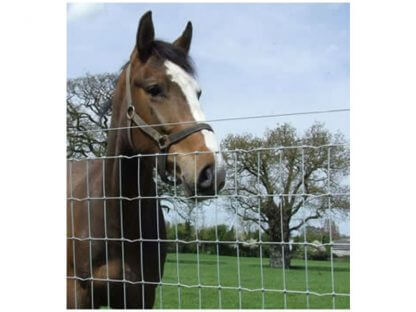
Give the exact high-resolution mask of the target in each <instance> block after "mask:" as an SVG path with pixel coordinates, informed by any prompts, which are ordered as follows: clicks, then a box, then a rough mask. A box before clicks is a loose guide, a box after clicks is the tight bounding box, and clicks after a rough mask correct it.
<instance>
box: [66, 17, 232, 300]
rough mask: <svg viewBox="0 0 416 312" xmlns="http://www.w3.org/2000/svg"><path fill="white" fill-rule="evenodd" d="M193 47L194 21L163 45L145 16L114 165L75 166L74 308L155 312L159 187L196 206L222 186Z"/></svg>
mask: <svg viewBox="0 0 416 312" xmlns="http://www.w3.org/2000/svg"><path fill="white" fill-rule="evenodd" d="M191 40H192V24H191V22H188V23H187V25H186V28H185V30H184V31H183V33H182V34H181V35H180V36H179V37H178V38H177V39H176V40H175V41H173V42H172V43H168V42H165V41H161V40H157V39H155V32H154V26H153V21H152V12H151V11H148V12H147V13H145V14H144V15H143V16H142V17H141V18H140V21H139V25H138V30H137V35H136V42H135V47H134V48H133V51H132V52H131V54H130V58H129V61H128V62H127V64H126V65H125V66H124V67H123V68H122V70H121V73H120V76H119V79H118V82H117V85H116V88H115V90H114V92H113V97H112V103H111V106H112V120H111V129H109V130H111V131H109V132H108V136H107V137H108V138H107V152H106V156H105V157H102V158H96V159H88V158H87V159H83V160H68V163H67V165H68V170H67V172H68V174H67V192H68V200H67V235H68V238H67V307H68V308H99V307H102V306H106V307H111V308H152V307H153V305H154V302H155V295H156V288H157V286H158V285H160V284H161V282H162V277H163V271H164V263H165V259H166V246H165V244H166V242H164V240H165V239H166V229H165V221H164V216H163V211H162V207H161V203H160V197H159V196H158V192H157V185H156V183H158V180H159V179H161V180H162V181H164V182H166V183H169V184H175V186H176V185H179V184H182V185H183V190H184V192H185V194H186V195H187V196H189V198H196V197H195V196H201V198H209V197H213V196H215V195H216V194H217V192H218V191H219V190H221V189H222V188H223V186H224V181H225V169H224V162H223V160H222V158H221V154H220V153H219V150H218V143H217V141H216V137H215V134H214V132H213V129H212V128H211V126H210V125H208V124H206V123H203V121H204V120H205V117H204V114H203V112H202V109H201V105H200V102H199V98H200V96H201V89H200V87H199V85H198V83H197V81H196V79H195V69H194V66H193V63H192V60H191V58H190V56H189V50H190V45H191ZM155 169H156V170H155Z"/></svg>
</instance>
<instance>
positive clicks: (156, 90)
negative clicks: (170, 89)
mask: <svg viewBox="0 0 416 312" xmlns="http://www.w3.org/2000/svg"><path fill="white" fill-rule="evenodd" d="M146 92H147V93H148V94H150V95H151V96H158V95H161V94H162V88H161V87H160V86H159V85H152V86H150V87H148V88H146Z"/></svg>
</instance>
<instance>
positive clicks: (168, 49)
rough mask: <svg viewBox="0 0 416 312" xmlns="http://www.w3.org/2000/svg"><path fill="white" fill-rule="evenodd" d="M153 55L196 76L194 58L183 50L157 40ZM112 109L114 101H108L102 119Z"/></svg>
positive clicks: (124, 66) (104, 105)
mask: <svg viewBox="0 0 416 312" xmlns="http://www.w3.org/2000/svg"><path fill="white" fill-rule="evenodd" d="M152 53H153V54H155V55H157V56H158V57H160V59H161V60H169V61H171V62H172V63H175V64H176V65H178V66H179V67H181V68H182V69H183V70H185V71H186V72H187V73H188V74H190V75H192V76H195V75H196V71H195V65H194V62H193V60H192V58H191V57H190V56H189V55H188V54H187V53H185V51H184V50H182V49H181V48H179V47H176V46H174V45H173V44H171V43H168V42H165V41H162V40H155V41H153V46H152ZM129 63H130V61H127V62H126V63H125V64H124V65H123V66H121V68H120V72H119V74H121V73H122V72H123V71H124V70H125V69H126V68H127V66H128V65H129ZM119 78H120V75H119V77H118V78H117V81H116V83H115V85H117V83H118V79H119ZM111 108H112V101H111V100H108V101H107V102H105V103H104V104H103V106H102V109H101V110H100V118H103V117H104V116H105V115H106V114H108V113H109V112H110V111H111Z"/></svg>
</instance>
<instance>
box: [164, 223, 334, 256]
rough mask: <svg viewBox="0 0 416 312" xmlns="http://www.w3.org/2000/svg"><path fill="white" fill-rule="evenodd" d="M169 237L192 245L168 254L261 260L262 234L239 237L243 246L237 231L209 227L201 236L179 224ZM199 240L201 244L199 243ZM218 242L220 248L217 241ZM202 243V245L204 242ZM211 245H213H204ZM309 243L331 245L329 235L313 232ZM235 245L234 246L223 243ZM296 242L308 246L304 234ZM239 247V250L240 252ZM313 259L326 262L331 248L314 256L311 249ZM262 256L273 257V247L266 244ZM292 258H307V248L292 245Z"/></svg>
mask: <svg viewBox="0 0 416 312" xmlns="http://www.w3.org/2000/svg"><path fill="white" fill-rule="evenodd" d="M166 229H167V236H168V239H169V240H175V239H178V240H182V241H185V242H189V241H192V243H184V242H179V243H178V244H176V243H174V242H173V243H169V244H168V246H167V248H168V252H170V253H175V252H176V251H178V252H179V253H196V252H197V248H199V253H201V254H217V252H218V254H219V255H220V256H237V252H238V254H239V256H241V257H260V244H258V241H259V231H258V230H256V231H244V233H241V232H240V233H238V240H239V243H238V244H237V236H236V229H235V228H234V227H229V226H227V225H226V224H219V225H217V226H209V227H203V228H199V229H198V233H197V234H198V235H196V229H195V227H194V226H193V225H192V224H191V222H185V223H179V224H177V225H175V224H170V223H167V227H166ZM197 237H198V241H200V242H198V243H197V242H195V241H196V238H197ZM217 238H218V242H219V243H218V244H216V240H217ZM261 240H262V242H268V241H270V240H269V237H268V235H267V234H266V233H262V234H261ZM201 241H202V242H201ZM203 241H209V242H203ZM306 241H307V242H310V243H312V242H314V241H318V242H320V243H328V242H329V233H323V234H322V233H317V232H316V231H310V232H309V233H307V234H306ZM222 242H232V243H222ZM293 242H304V235H303V234H300V235H298V236H295V237H294V238H293ZM237 245H238V248H237ZM308 249H309V254H308V258H309V259H312V260H313V259H314V258H316V259H315V260H325V259H328V258H329V256H330V253H329V247H328V248H326V251H325V252H320V253H318V254H317V253H314V252H313V250H312V248H311V247H308ZM261 250H262V256H263V257H269V256H270V248H269V245H267V244H264V245H262V247H261ZM291 257H292V258H304V246H303V245H296V244H295V245H291Z"/></svg>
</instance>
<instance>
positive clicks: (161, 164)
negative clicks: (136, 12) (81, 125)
mask: <svg viewBox="0 0 416 312" xmlns="http://www.w3.org/2000/svg"><path fill="white" fill-rule="evenodd" d="M130 64H131V63H129V65H128V66H127V69H126V96H127V127H128V128H129V129H128V130H127V139H128V141H129V144H130V147H131V148H132V149H133V150H137V149H136V147H135V145H134V142H133V140H132V136H131V131H132V129H131V126H132V124H133V123H134V124H135V125H136V126H139V127H140V128H139V129H140V130H141V131H143V132H144V133H146V134H147V135H148V136H149V137H150V138H151V139H152V140H153V141H155V142H156V143H157V145H158V147H159V149H160V153H162V154H161V155H160V156H158V158H157V161H158V173H159V175H160V178H161V179H162V181H163V182H166V183H168V184H171V185H173V184H174V183H173V182H172V181H171V180H169V179H168V177H167V175H166V164H167V155H166V153H168V151H169V147H170V146H171V145H172V144H175V143H177V142H179V141H182V140H183V139H185V138H187V137H188V136H190V135H191V134H193V133H195V132H199V131H201V130H208V131H212V132H214V130H212V128H211V126H210V125H209V124H206V123H197V124H196V125H194V126H192V127H189V128H185V129H182V130H180V131H178V132H174V133H171V134H169V135H167V134H161V133H159V131H157V130H156V129H154V128H153V127H151V126H150V125H148V124H147V123H146V122H145V121H144V120H143V119H142V118H141V117H140V116H139V115H138V114H137V113H136V110H135V108H134V105H133V100H132V97H131V89H130V70H131V69H130Z"/></svg>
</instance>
